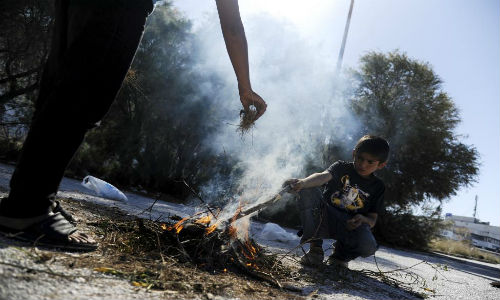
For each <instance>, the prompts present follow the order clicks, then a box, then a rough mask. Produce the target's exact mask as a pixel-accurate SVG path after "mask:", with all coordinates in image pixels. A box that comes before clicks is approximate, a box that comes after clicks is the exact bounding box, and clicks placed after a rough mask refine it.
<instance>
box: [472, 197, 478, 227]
mask: <svg viewBox="0 0 500 300" xmlns="http://www.w3.org/2000/svg"><path fill="white" fill-rule="evenodd" d="M474 201H475V204H474V214H473V215H472V216H473V217H474V223H476V222H477V221H476V214H477V195H476V198H475V200H474Z"/></svg>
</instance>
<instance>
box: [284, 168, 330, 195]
mask: <svg viewBox="0 0 500 300" xmlns="http://www.w3.org/2000/svg"><path fill="white" fill-rule="evenodd" d="M331 179H332V174H330V172H328V171H324V172H321V173H314V174H311V175H309V176H307V177H306V178H303V179H289V180H287V181H285V185H286V184H290V185H291V186H292V189H293V190H294V191H296V192H298V191H300V190H302V189H306V188H311V187H317V186H322V185H323V184H325V183H327V182H328V181H330V180H331Z"/></svg>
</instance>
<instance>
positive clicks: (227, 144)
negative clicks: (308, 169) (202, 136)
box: [196, 14, 358, 213]
mask: <svg viewBox="0 0 500 300" xmlns="http://www.w3.org/2000/svg"><path fill="white" fill-rule="evenodd" d="M208 17H209V18H207V21H206V23H205V24H204V25H203V26H200V27H199V29H198V30H197V32H196V35H197V37H198V43H199V49H200V51H199V58H198V59H197V62H198V64H197V66H196V69H197V70H198V71H199V72H211V73H213V74H214V76H216V77H218V78H220V82H219V84H217V85H216V86H214V84H213V83H212V84H206V83H204V84H201V85H200V88H202V89H205V90H204V93H207V94H210V95H212V96H211V98H212V99H213V101H216V103H217V105H218V107H220V111H219V113H220V117H219V120H218V121H219V122H222V123H224V126H221V127H222V128H223V129H222V130H221V131H219V132H217V134H215V135H214V136H210V137H207V139H206V141H205V142H206V143H208V144H210V146H211V147H212V148H213V149H215V150H216V151H217V152H219V153H225V154H227V155H230V156H232V157H235V158H237V160H238V161H239V165H238V167H239V169H241V170H243V174H241V176H234V177H231V178H229V179H228V178H224V177H216V178H214V179H213V180H212V181H211V182H210V183H209V184H207V185H206V186H204V187H203V189H202V192H203V194H204V195H205V196H206V197H207V196H208V199H209V200H216V198H218V197H222V196H221V195H222V194H224V193H225V192H227V191H228V189H229V188H231V187H232V188H233V190H236V191H237V195H234V194H231V195H226V196H228V197H229V198H232V199H233V200H234V201H232V202H230V204H229V206H228V207H227V208H228V209H227V210H228V211H230V212H233V213H234V210H235V209H236V208H237V206H238V205H239V203H240V202H243V203H258V202H260V201H263V200H265V199H268V198H269V197H272V195H274V194H276V193H277V192H278V191H279V189H280V187H281V184H282V183H283V182H284V181H285V180H286V179H288V178H292V177H296V178H300V177H304V176H306V175H309V174H305V173H304V166H305V165H306V162H307V161H308V160H312V161H314V162H317V165H321V157H318V155H317V154H318V153H319V151H318V149H317V145H318V142H321V143H323V144H328V143H336V144H338V146H339V147H345V146H346V145H347V147H345V148H346V151H349V150H348V149H352V148H351V147H352V141H346V140H345V137H346V136H349V134H348V133H349V132H353V131H355V130H356V127H357V126H358V125H357V122H356V121H355V120H354V118H353V117H351V116H350V115H349V112H348V110H347V108H346V105H345V103H346V100H347V99H344V98H343V97H342V95H343V94H344V92H345V86H346V85H345V84H344V83H343V80H342V79H341V78H339V76H336V74H335V66H336V58H337V53H336V49H324V48H322V46H321V45H322V44H321V43H319V44H318V43H313V42H311V41H309V40H308V38H307V36H303V35H301V34H299V29H298V28H297V27H295V26H294V25H293V24H290V23H287V22H286V21H283V20H278V19H276V18H273V17H271V16H270V15H265V14H259V15H254V16H251V17H249V18H246V19H245V24H244V25H245V31H246V35H247V40H248V44H249V60H250V77H251V80H252V88H253V89H254V91H255V92H257V93H258V94H260V95H261V96H262V97H263V98H264V100H266V102H267V104H268V108H267V111H266V113H265V114H264V115H263V116H262V117H261V118H260V119H259V120H258V121H257V124H256V126H255V127H254V129H252V130H251V132H250V133H248V134H246V135H244V136H241V135H240V133H238V132H237V131H236V124H238V123H239V116H238V112H239V110H240V109H241V104H240V102H239V96H238V91H237V83H236V79H235V75H234V71H233V69H232V66H231V64H230V61H229V58H228V56H227V54H226V50H225V45H224V42H223V38H222V34H221V32H220V25H219V23H218V17H217V16H216V15H214V16H208ZM339 41H340V39H339ZM323 44H330V43H323ZM330 163H333V162H330ZM317 171H322V170H317ZM236 179H237V181H236ZM228 181H229V182H228Z"/></svg>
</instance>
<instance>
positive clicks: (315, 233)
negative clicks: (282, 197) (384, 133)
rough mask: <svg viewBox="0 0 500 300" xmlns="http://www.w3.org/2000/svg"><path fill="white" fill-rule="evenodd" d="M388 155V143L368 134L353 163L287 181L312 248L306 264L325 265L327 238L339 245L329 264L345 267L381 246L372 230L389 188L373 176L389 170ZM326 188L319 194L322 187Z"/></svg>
mask: <svg viewBox="0 0 500 300" xmlns="http://www.w3.org/2000/svg"><path fill="white" fill-rule="evenodd" d="M388 156H389V144H388V143H387V141H386V140H385V139H383V138H381V137H377V136H371V135H365V136H363V137H362V138H361V139H360V140H359V141H358V143H357V144H356V146H355V147H354V150H353V152H352V157H353V162H345V161H337V162H335V163H334V164H333V165H331V166H330V167H329V168H328V169H327V170H325V171H324V172H322V173H314V174H312V175H310V176H308V177H306V178H303V179H289V180H287V181H286V182H285V184H290V185H291V187H292V189H293V190H294V191H296V192H299V197H300V198H299V199H298V206H299V210H300V219H301V222H302V226H303V235H302V239H301V243H310V249H309V252H308V253H307V254H306V255H304V256H303V257H302V258H301V263H302V264H304V265H313V266H314V265H319V264H321V263H323V256H324V252H323V248H322V244H323V240H322V239H323V238H333V239H335V240H336V241H337V242H336V244H335V250H334V253H333V254H332V255H331V256H330V257H329V258H328V262H327V263H328V264H329V265H339V266H343V267H347V265H348V262H349V261H350V260H353V259H355V258H357V257H359V256H363V257H368V256H370V255H372V254H374V253H375V251H376V250H377V248H378V245H377V242H376V241H375V238H374V236H373V234H372V232H371V228H373V227H374V226H375V223H376V221H377V215H378V211H379V210H380V209H381V207H382V203H383V197H384V191H385V186H384V183H383V182H382V180H380V179H379V178H377V177H376V176H375V175H374V174H373V173H374V172H375V171H377V170H380V169H382V168H383V167H385V165H386V164H387V159H388ZM324 184H326V187H325V189H324V191H323V192H321V191H320V190H319V188H318V187H319V186H322V185H324Z"/></svg>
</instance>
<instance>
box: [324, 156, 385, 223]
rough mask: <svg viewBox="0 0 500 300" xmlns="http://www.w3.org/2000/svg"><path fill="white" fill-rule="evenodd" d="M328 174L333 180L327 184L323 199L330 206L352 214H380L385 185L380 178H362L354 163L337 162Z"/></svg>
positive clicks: (372, 176)
mask: <svg viewBox="0 0 500 300" xmlns="http://www.w3.org/2000/svg"><path fill="white" fill-rule="evenodd" d="M327 171H328V172H330V174H332V176H333V178H332V179H331V180H330V181H329V182H328V183H327V185H326V187H325V190H324V192H323V198H324V199H325V200H326V202H327V203H328V204H329V205H332V206H334V207H337V208H339V209H341V210H345V211H347V212H348V213H350V214H353V215H354V214H358V213H359V214H366V213H378V212H379V211H380V209H381V208H382V204H383V201H384V192H385V185H384V183H383V182H382V180H380V179H379V178H378V177H376V176H375V175H373V174H372V175H371V176H370V178H363V177H361V176H360V175H359V174H358V173H357V172H356V170H355V169H354V163H353V162H345V161H337V162H335V163H334V164H333V165H331V166H330V167H329V168H328V169H327Z"/></svg>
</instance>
